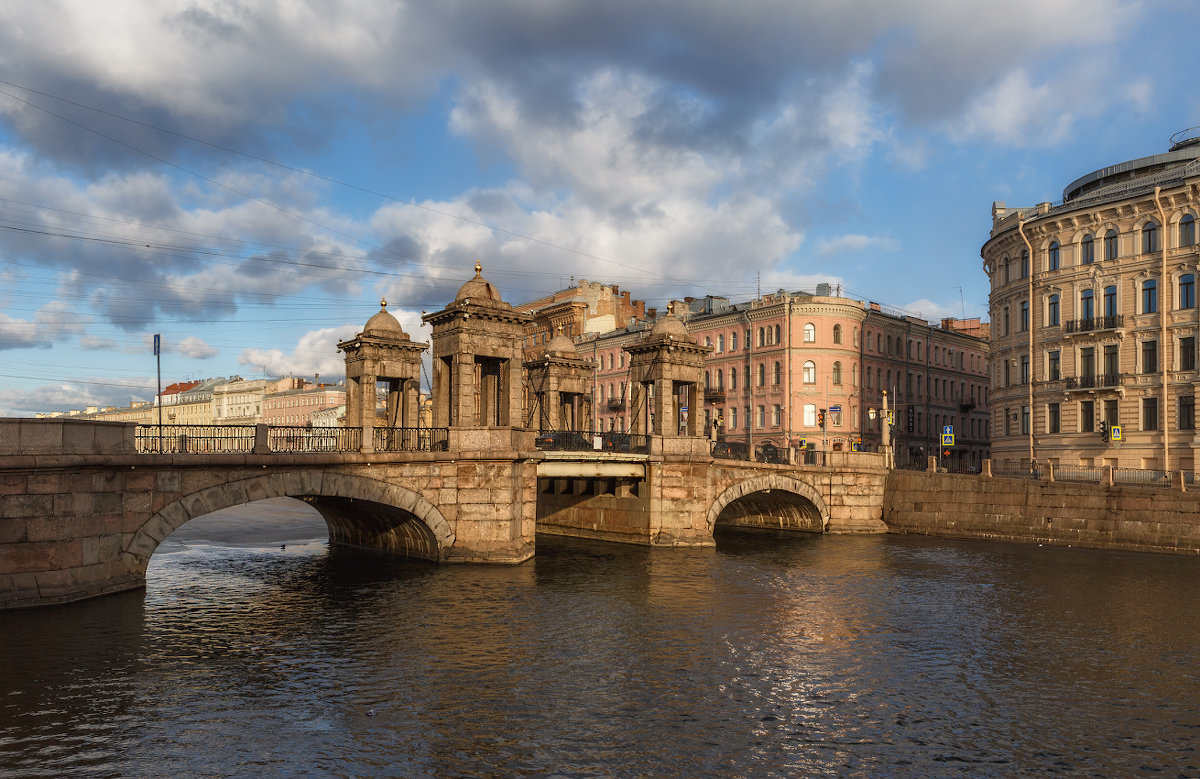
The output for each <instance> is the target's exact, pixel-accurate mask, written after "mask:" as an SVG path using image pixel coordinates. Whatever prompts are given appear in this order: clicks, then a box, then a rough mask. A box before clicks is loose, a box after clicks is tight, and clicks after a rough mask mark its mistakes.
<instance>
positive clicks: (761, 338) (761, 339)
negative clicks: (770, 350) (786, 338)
mask: <svg viewBox="0 0 1200 779" xmlns="http://www.w3.org/2000/svg"><path fill="white" fill-rule="evenodd" d="M758 345H759V346H766V345H767V333H766V331H765V330H763V329H762V328H761V327H760V328H758Z"/></svg>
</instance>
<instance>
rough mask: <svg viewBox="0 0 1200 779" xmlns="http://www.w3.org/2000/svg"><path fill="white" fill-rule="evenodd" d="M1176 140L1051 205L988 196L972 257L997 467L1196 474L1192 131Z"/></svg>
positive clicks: (1199, 378) (1197, 181) (1195, 141)
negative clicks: (987, 328)
mask: <svg viewBox="0 0 1200 779" xmlns="http://www.w3.org/2000/svg"><path fill="white" fill-rule="evenodd" d="M1172 141H1173V145H1172V146H1171V147H1170V150H1169V151H1168V152H1166V153H1165V154H1157V155H1154V156H1151V157H1143V158H1141V159H1136V160H1131V161H1129V162H1123V163H1120V164H1116V165H1111V166H1109V167H1106V168H1102V169H1100V170H1097V171H1095V172H1093V173H1089V174H1088V175H1086V176H1083V177H1082V178H1080V179H1077V180H1076V181H1074V182H1072V183H1071V184H1069V185H1068V186H1067V188H1066V189H1065V190H1064V191H1063V201H1062V203H1061V204H1059V205H1052V204H1050V203H1040V204H1038V205H1037V206H1034V207H1030V208H1007V207H1006V206H1005V204H1004V203H1002V202H997V203H994V204H993V206H992V231H991V237H990V239H989V240H988V241H987V243H985V244H984V245H983V248H982V249H981V252H980V253H981V255H982V257H983V267H984V270H985V271H986V272H987V274H988V277H989V279H990V281H991V292H990V295H989V303H990V307H991V315H992V366H991V368H992V370H991V386H992V409H993V430H992V452H993V457H994V458H995V459H996V460H998V461H1000V462H1001V463H1003V462H1004V461H1006V460H1007V461H1009V462H1010V463H1027V462H1028V461H1030V460H1032V459H1036V460H1038V461H1039V462H1041V463H1045V462H1052V463H1056V464H1063V465H1083V466H1101V465H1111V466H1116V467H1123V468H1142V469H1151V470H1172V471H1173V470H1182V471H1187V472H1192V471H1194V470H1195V465H1196V463H1195V450H1196V448H1197V446H1198V445H1200V438H1197V435H1196V389H1197V386H1200V372H1198V371H1197V352H1196V349H1197V342H1196V339H1197V336H1198V333H1200V310H1198V309H1197V306H1196V277H1197V274H1198V273H1200V266H1198V261H1200V253H1198V252H1197V244H1196V221H1197V217H1198V215H1200V208H1198V206H1200V135H1197V133H1196V132H1195V130H1192V131H1187V132H1185V133H1180V134H1177V135H1176V136H1175V137H1174V138H1172ZM1113 427H1117V428H1118V429H1119V430H1120V433H1121V436H1120V439H1119V440H1113V436H1112V434H1111V430H1112V428H1113ZM1105 431H1107V434H1105Z"/></svg>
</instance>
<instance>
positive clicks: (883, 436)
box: [867, 390, 892, 468]
mask: <svg viewBox="0 0 1200 779" xmlns="http://www.w3.org/2000/svg"><path fill="white" fill-rule="evenodd" d="M867 416H868V417H869V418H870V419H871V420H872V421H874V420H875V419H876V418H878V419H879V424H880V430H879V434H880V445H881V446H882V447H883V464H884V467H885V468H891V467H892V435H891V433H892V425H891V423H890V422H889V421H888V401H887V390H883V410H882V411H881V412H879V413H876V411H875V408H874V407H871V408H869V409H867Z"/></svg>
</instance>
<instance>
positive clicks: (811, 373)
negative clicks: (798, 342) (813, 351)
mask: <svg viewBox="0 0 1200 779" xmlns="http://www.w3.org/2000/svg"><path fill="white" fill-rule="evenodd" d="M804 383H805V384H816V383H817V364H816V363H815V362H813V361H812V360H807V361H805V363H804Z"/></svg>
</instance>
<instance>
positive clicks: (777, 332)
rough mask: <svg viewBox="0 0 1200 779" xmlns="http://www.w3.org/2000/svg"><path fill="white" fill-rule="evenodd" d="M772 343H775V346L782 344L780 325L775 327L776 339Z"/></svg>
mask: <svg viewBox="0 0 1200 779" xmlns="http://www.w3.org/2000/svg"><path fill="white" fill-rule="evenodd" d="M771 343H773V344H777V343H780V338H779V325H775V339H774V340H773V341H771Z"/></svg>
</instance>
